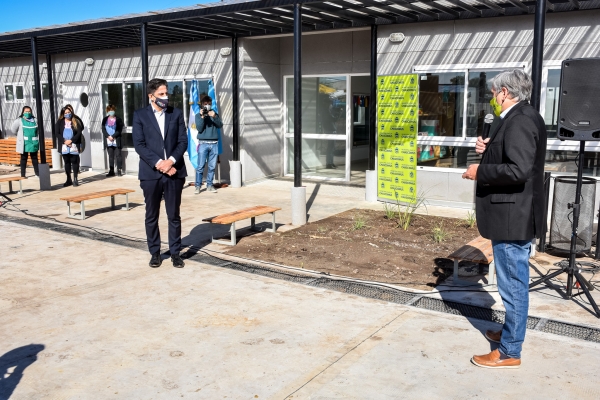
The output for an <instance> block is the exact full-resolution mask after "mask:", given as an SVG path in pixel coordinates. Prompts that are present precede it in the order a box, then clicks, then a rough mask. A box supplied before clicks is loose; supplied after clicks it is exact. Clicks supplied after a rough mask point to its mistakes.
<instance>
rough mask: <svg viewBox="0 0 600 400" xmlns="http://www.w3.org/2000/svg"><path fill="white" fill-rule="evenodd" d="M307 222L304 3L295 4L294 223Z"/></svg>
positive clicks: (297, 224)
mask: <svg viewBox="0 0 600 400" xmlns="http://www.w3.org/2000/svg"><path fill="white" fill-rule="evenodd" d="M304 224H306V187H304V186H302V5H301V4H299V3H295V4H294V187H293V188H292V225H296V226H299V225H304Z"/></svg>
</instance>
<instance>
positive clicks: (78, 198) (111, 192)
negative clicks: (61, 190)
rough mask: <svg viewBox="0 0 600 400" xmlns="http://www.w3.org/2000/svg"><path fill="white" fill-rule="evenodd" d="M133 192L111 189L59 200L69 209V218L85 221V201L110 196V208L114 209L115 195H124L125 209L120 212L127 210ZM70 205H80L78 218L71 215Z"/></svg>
mask: <svg viewBox="0 0 600 400" xmlns="http://www.w3.org/2000/svg"><path fill="white" fill-rule="evenodd" d="M133 192H135V190H131V189H111V190H103V191H101V192H94V193H86V194H77V195H74V196H67V197H61V198H60V199H61V200H66V202H67V207H69V215H68V217H69V218H75V219H81V220H83V219H85V206H84V202H85V201H86V200H91V199H99V198H101V197H109V196H110V206H111V208H115V196H116V195H125V208H122V210H125V211H128V210H129V193H133ZM71 203H80V204H81V214H80V215H79V216H77V215H75V214H71Z"/></svg>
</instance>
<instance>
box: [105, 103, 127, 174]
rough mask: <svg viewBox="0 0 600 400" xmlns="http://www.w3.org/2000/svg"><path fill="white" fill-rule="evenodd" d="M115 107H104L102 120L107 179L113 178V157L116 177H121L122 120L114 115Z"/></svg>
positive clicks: (111, 105)
mask: <svg viewBox="0 0 600 400" xmlns="http://www.w3.org/2000/svg"><path fill="white" fill-rule="evenodd" d="M116 111H117V107H116V106H115V105H113V104H109V105H108V106H106V116H105V117H104V119H103V120H102V133H103V134H104V148H105V149H106V152H107V153H108V167H109V171H108V174H106V176H107V177H111V176H115V157H116V159H117V176H121V175H123V172H122V169H123V158H122V157H121V149H122V148H123V145H122V142H121V132H122V130H123V120H122V119H121V118H119V117H117V116H116V115H115V113H116Z"/></svg>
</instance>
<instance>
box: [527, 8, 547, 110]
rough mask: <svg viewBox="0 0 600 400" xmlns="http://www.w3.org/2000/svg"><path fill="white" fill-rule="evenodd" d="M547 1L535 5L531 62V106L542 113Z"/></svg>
mask: <svg viewBox="0 0 600 400" xmlns="http://www.w3.org/2000/svg"><path fill="white" fill-rule="evenodd" d="M546 1H547V0H537V1H536V4H535V22H534V26H533V56H532V60H531V80H532V81H533V87H532V90H531V105H532V106H533V107H534V108H535V109H536V110H538V111H540V98H541V96H542V66H543V64H544V30H545V27H546Z"/></svg>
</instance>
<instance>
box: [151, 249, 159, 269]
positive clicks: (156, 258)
mask: <svg viewBox="0 0 600 400" xmlns="http://www.w3.org/2000/svg"><path fill="white" fill-rule="evenodd" d="M160 264H162V258H161V257H160V251H159V252H158V253H154V254H152V258H151V259H150V267H152V268H158V267H160Z"/></svg>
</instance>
